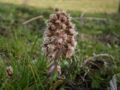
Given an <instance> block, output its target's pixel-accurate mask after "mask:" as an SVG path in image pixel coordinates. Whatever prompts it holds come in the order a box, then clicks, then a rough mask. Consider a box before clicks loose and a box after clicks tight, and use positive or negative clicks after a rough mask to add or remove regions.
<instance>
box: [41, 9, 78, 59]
mask: <svg viewBox="0 0 120 90" xmlns="http://www.w3.org/2000/svg"><path fill="white" fill-rule="evenodd" d="M76 35H77V33H76V31H75V25H74V24H72V23H71V17H70V16H69V15H67V13H66V12H64V11H62V10H58V9H56V10H55V13H54V14H52V15H51V16H50V19H49V21H48V25H47V29H46V30H45V33H44V42H43V51H44V53H45V55H46V56H47V57H48V59H49V60H57V59H58V58H60V57H61V56H64V57H66V58H70V57H71V56H72V55H73V53H74V50H75V47H76V43H77V42H76V40H75V37H76Z"/></svg>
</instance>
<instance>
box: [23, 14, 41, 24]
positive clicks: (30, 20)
mask: <svg viewBox="0 0 120 90" xmlns="http://www.w3.org/2000/svg"><path fill="white" fill-rule="evenodd" d="M36 19H43V16H41V15H40V16H37V17H33V18H31V19H29V20H27V21H25V22H23V24H24V25H25V24H28V23H30V22H32V21H34V20H36Z"/></svg>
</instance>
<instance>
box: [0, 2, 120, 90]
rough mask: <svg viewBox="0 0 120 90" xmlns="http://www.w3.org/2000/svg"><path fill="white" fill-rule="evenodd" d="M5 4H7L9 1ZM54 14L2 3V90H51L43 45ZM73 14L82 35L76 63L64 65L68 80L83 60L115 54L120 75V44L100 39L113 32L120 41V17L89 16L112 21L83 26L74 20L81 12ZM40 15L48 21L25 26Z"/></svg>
mask: <svg viewBox="0 0 120 90" xmlns="http://www.w3.org/2000/svg"><path fill="white" fill-rule="evenodd" d="M4 1H5V2H6V0H4ZM111 1H112V0H111ZM11 2H12V1H11ZM36 2H37V1H36ZM43 2H44V1H43ZM65 2H67V1H65ZM75 9H76V8H75ZM52 12H53V10H52V9H45V8H33V7H24V6H16V5H13V4H5V3H1V4H0V90H49V89H48V88H49V81H48V79H47V75H46V71H47V63H46V58H45V57H44V56H43V55H42V53H43V52H42V51H41V45H42V36H43V32H44V28H45V27H46V25H45V21H44V20H47V19H48V17H49V15H50V14H51V13H52ZM69 13H70V14H71V15H72V16H73V22H74V23H75V24H76V28H77V31H78V32H79V35H78V37H77V39H78V45H77V49H76V51H75V52H76V53H75V55H74V57H73V58H72V59H73V62H74V63H72V65H71V66H69V67H67V66H65V65H63V66H62V68H64V70H65V71H66V72H68V74H67V76H66V79H67V80H72V79H74V77H75V75H76V74H77V73H78V72H79V69H80V65H81V64H82V63H83V61H84V60H85V59H86V58H88V57H91V56H92V55H93V54H94V53H95V54H100V53H107V54H110V55H112V56H113V58H114V61H115V62H116V67H117V69H116V71H114V73H116V72H117V73H118V72H120V65H119V62H120V61H119V60H120V43H119V44H118V43H116V42H115V43H114V38H113V37H112V36H111V37H112V39H111V40H113V41H112V42H111V43H109V42H108V41H106V42H104V40H103V41H100V40H99V37H101V36H102V35H104V34H105V35H108V34H110V33H113V32H114V33H115V35H116V36H117V39H119V40H120V17H119V15H118V14H104V13H97V14H91V13H90V14H89V13H88V14H87V16H92V17H94V16H95V17H104V18H107V19H108V21H107V22H104V21H94V20H93V21H89V20H88V21H85V22H84V24H83V25H82V24H81V23H80V21H79V20H76V19H74V18H75V17H76V16H79V15H80V12H78V11H77V12H75V11H69ZM38 15H43V16H44V20H43V19H41V20H36V21H33V22H31V23H29V24H27V25H23V24H22V23H23V22H24V21H26V20H28V19H30V18H32V17H35V16H38ZM82 35H84V37H81V36H82ZM116 36H115V38H116ZM119 40H117V42H119ZM63 61H64V60H63ZM76 62H77V63H76ZM63 63H64V62H63ZM8 65H11V66H12V67H13V70H14V73H13V77H12V78H11V79H9V78H8V76H7V74H6V67H7V66H8ZM111 67H112V66H111Z"/></svg>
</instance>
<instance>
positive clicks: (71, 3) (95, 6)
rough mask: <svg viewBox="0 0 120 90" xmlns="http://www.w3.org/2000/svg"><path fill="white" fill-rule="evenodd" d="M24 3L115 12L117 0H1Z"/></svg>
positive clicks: (92, 11)
mask: <svg viewBox="0 0 120 90" xmlns="http://www.w3.org/2000/svg"><path fill="white" fill-rule="evenodd" d="M24 1H27V2H26V4H27V5H30V6H34V7H40V8H55V7H59V8H61V9H65V10H74V11H81V12H85V13H86V12H89V13H94V12H105V13H113V12H117V10H118V9H117V8H118V2H119V0H109V1H108V0H92V1H91V0H47V2H46V0H1V1H0V2H4V3H14V4H23V2H24Z"/></svg>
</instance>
